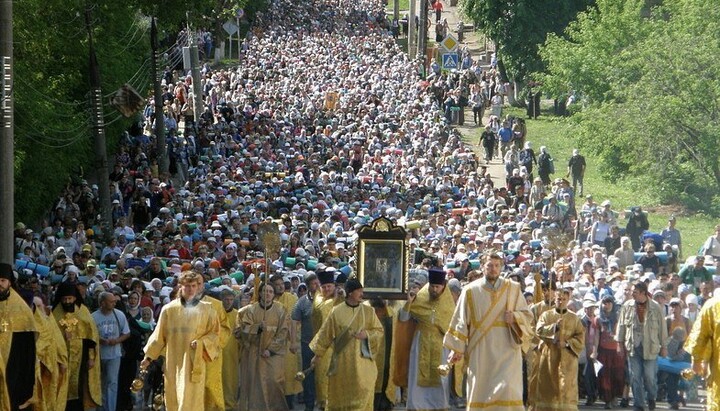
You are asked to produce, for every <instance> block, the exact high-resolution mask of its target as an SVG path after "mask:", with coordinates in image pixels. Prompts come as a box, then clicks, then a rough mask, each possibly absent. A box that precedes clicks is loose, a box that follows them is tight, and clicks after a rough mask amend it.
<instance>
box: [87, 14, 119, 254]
mask: <svg viewBox="0 0 720 411" xmlns="http://www.w3.org/2000/svg"><path fill="white" fill-rule="evenodd" d="M85 27H86V28H87V32H88V44H89V46H90V107H91V108H90V111H91V112H92V127H91V128H92V130H93V137H94V138H93V140H94V142H95V144H94V148H95V172H96V173H97V179H98V187H99V191H100V210H99V211H100V215H101V218H102V221H101V222H100V226H101V227H102V231H103V236H104V237H105V240H106V241H107V240H109V239H110V236H111V233H112V210H111V208H112V206H111V204H110V176H109V175H108V160H107V151H106V149H105V146H106V143H105V122H104V120H103V107H102V90H101V88H100V68H99V67H98V62H97V56H96V55H95V46H94V45H93V36H92V28H91V27H90V8H86V9H85Z"/></svg>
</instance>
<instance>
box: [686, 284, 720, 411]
mask: <svg viewBox="0 0 720 411" xmlns="http://www.w3.org/2000/svg"><path fill="white" fill-rule="evenodd" d="M684 349H685V351H687V352H689V353H690V355H692V360H693V363H699V362H701V361H704V362H706V363H707V367H708V375H706V376H705V383H706V384H707V400H706V404H705V407H706V409H707V410H708V411H718V410H720V296H715V297H713V298H711V299H709V300H707V301H706V302H705V304H703V306H702V309H701V310H700V314H699V315H698V318H697V319H696V320H695V323H693V327H692V331H690V336H689V337H688V339H687V341H686V342H685V347H684Z"/></svg>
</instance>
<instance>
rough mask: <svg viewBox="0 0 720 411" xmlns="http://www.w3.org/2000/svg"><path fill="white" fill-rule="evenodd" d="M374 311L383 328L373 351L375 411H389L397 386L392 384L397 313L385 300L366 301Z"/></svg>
mask: <svg viewBox="0 0 720 411" xmlns="http://www.w3.org/2000/svg"><path fill="white" fill-rule="evenodd" d="M365 304H368V305H370V306H371V307H372V308H373V309H374V310H375V315H377V317H378V320H379V321H380V324H381V325H382V327H383V338H381V339H380V343H379V345H378V347H377V350H376V351H375V353H374V354H375V355H374V356H373V358H374V359H375V365H376V368H377V370H378V375H377V379H376V380H375V403H374V406H373V407H374V409H375V411H389V410H392V409H393V405H394V403H395V400H396V397H397V388H398V387H397V386H396V385H395V383H394V382H393V378H392V377H393V375H394V374H395V344H394V341H393V338H394V337H393V336H394V331H395V329H397V317H398V316H397V312H396V311H395V309H394V308H393V307H392V306H390V305H388V303H387V301H386V300H383V299H380V298H373V299H372V300H371V301H366V302H365Z"/></svg>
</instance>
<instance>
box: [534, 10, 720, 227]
mask: <svg viewBox="0 0 720 411" xmlns="http://www.w3.org/2000/svg"><path fill="white" fill-rule="evenodd" d="M711 3H712V2H706V1H703V0H678V1H676V2H667V3H666V4H663V5H662V6H658V7H655V8H654V9H653V10H652V12H651V13H646V12H645V13H644V12H643V6H644V4H643V2H641V1H635V2H631V1H626V0H598V10H597V11H593V12H590V13H586V14H584V15H581V16H580V18H579V19H578V23H576V24H573V25H571V26H570V28H569V30H568V38H567V40H563V39H560V38H551V39H550V40H549V41H548V43H547V45H546V46H545V47H544V49H543V50H542V51H541V54H542V55H543V57H544V58H545V59H546V61H547V62H548V68H549V74H548V75H547V76H546V77H545V79H546V81H545V86H546V87H556V88H557V89H556V90H562V89H563V88H564V89H565V90H576V91H577V92H578V94H579V95H581V96H584V104H585V105H586V107H585V108H584V109H583V110H582V112H580V113H579V114H577V115H576V116H575V119H574V120H575V123H576V124H577V127H576V135H577V136H578V138H579V140H580V142H581V144H582V145H583V146H584V147H586V148H588V149H590V150H592V151H593V152H595V153H597V154H599V155H600V157H601V158H602V161H603V164H602V169H603V170H604V171H605V174H606V175H607V176H608V177H609V178H622V177H624V176H632V177H633V178H634V179H637V180H639V181H641V182H643V183H645V184H646V187H649V188H650V187H651V188H650V189H651V190H652V191H653V192H655V193H656V195H657V197H658V199H659V200H661V201H665V202H678V201H680V202H683V203H684V204H685V205H688V206H690V207H692V208H694V209H698V210H703V211H706V212H710V213H713V214H720V196H718V194H717V193H718V192H719V189H720V156H718V151H717V147H718V146H720V67H719V66H718V65H717V63H716V61H715V60H716V56H718V55H720V40H719V39H718V38H717V33H718V30H719V29H720V10H718V9H717V7H716V5H714V4H711Z"/></svg>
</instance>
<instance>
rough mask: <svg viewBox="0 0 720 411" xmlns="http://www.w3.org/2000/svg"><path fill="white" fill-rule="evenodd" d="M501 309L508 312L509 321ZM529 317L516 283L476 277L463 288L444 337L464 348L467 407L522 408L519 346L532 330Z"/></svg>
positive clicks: (448, 343) (449, 344)
mask: <svg viewBox="0 0 720 411" xmlns="http://www.w3.org/2000/svg"><path fill="white" fill-rule="evenodd" d="M505 311H510V312H512V316H513V319H514V322H513V323H512V324H508V323H507V322H505V319H504V315H505ZM531 323H532V314H531V313H530V310H529V309H528V306H527V303H526V301H525V298H524V297H523V295H522V289H521V287H520V284H518V283H515V282H513V281H511V280H507V279H504V278H498V279H497V280H496V282H495V284H494V285H493V284H490V283H488V282H487V280H486V278H481V279H479V280H476V281H473V282H472V283H470V284H468V285H467V286H465V288H463V290H462V292H461V294H460V298H459V299H458V302H457V306H456V307H455V312H454V313H453V317H452V319H451V321H450V327H449V329H448V332H447V333H446V334H445V338H444V341H443V343H444V345H445V347H447V348H448V349H451V350H453V351H455V352H456V353H461V354H464V358H465V363H466V364H467V367H468V368H467V410H517V411H524V410H525V407H524V406H523V399H522V387H523V379H522V346H523V344H525V343H526V341H529V339H530V338H532V335H533V334H534V332H533V330H532V326H531Z"/></svg>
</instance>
